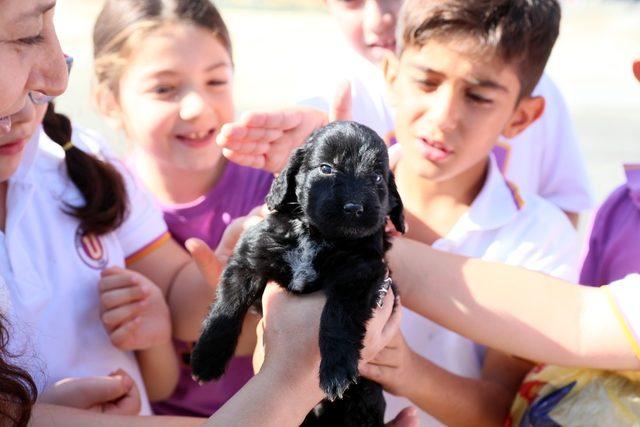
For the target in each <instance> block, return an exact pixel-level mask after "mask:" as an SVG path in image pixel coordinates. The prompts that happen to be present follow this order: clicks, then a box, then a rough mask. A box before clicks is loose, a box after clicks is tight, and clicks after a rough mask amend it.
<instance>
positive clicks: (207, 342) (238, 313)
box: [191, 265, 266, 381]
mask: <svg viewBox="0 0 640 427" xmlns="http://www.w3.org/2000/svg"><path fill="white" fill-rule="evenodd" d="M265 286H266V279H264V278H262V277H257V276H249V275H248V273H247V272H246V271H242V269H241V266H240V265H235V266H229V268H227V269H226V270H225V271H224V274H223V277H222V280H221V282H220V284H219V285H218V293H217V297H216V301H215V302H214V304H213V307H212V308H211V311H210V312H209V314H208V315H207V318H206V319H205V321H204V326H203V330H202V334H201V335H200V339H199V340H198V342H197V343H196V346H195V348H194V349H193V352H192V353H191V368H192V372H193V376H194V378H195V379H198V380H200V381H209V380H211V379H214V378H215V379H217V378H220V377H221V376H222V374H223V373H224V371H225V369H226V366H227V363H228V362H229V360H230V359H231V357H232V356H233V353H234V351H235V348H236V345H237V343H238V337H239V336H240V332H241V331H242V323H243V320H244V318H245V315H246V314H247V311H248V310H249V307H251V305H252V304H253V302H254V301H255V300H256V299H257V298H258V297H259V296H260V295H262V292H263V291H264V288H265Z"/></svg>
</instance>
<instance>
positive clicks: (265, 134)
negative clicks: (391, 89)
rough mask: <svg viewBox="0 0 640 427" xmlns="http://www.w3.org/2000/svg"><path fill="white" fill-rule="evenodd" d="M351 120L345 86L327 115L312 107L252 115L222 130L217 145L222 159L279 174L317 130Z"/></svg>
mask: <svg viewBox="0 0 640 427" xmlns="http://www.w3.org/2000/svg"><path fill="white" fill-rule="evenodd" d="M350 119H351V86H350V85H349V83H348V82H345V83H344V84H342V85H341V86H340V88H339V90H338V92H337V94H336V96H335V98H334V100H333V103H332V106H331V111H329V114H328V115H327V114H326V113H325V112H323V111H320V110H316V109H315V108H311V107H292V108H285V109H279V110H270V111H249V112H246V113H244V114H243V115H242V116H241V117H240V119H239V120H238V121H236V122H232V123H227V124H225V125H224V126H222V129H220V133H219V134H218V136H217V138H216V142H217V144H218V145H219V146H220V147H221V148H222V153H223V155H224V156H225V157H227V158H228V159H229V160H231V161H233V162H234V163H238V164H240V165H243V166H250V167H253V168H258V169H264V170H266V171H268V172H271V173H274V174H277V173H279V172H280V171H281V170H282V168H284V166H285V165H286V163H287V160H288V158H289V155H290V154H291V152H292V151H293V150H294V149H295V148H297V147H298V146H300V145H302V143H303V142H304V141H305V139H306V138H307V137H308V136H309V135H310V134H311V133H312V132H313V131H314V130H316V129H318V128H320V127H322V126H324V125H326V124H327V123H329V122H330V121H334V120H350Z"/></svg>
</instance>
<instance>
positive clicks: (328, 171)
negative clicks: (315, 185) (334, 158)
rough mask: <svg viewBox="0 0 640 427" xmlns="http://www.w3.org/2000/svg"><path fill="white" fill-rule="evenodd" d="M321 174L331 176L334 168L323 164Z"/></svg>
mask: <svg viewBox="0 0 640 427" xmlns="http://www.w3.org/2000/svg"><path fill="white" fill-rule="evenodd" d="M320 172H322V173H323V174H324V175H331V174H332V173H333V168H332V167H331V165H328V164H326V163H323V164H321V165H320Z"/></svg>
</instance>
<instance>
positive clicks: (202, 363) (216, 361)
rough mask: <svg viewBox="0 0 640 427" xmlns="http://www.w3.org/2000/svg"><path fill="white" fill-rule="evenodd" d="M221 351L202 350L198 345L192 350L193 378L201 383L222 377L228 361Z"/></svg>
mask: <svg viewBox="0 0 640 427" xmlns="http://www.w3.org/2000/svg"><path fill="white" fill-rule="evenodd" d="M220 353H221V352H215V351H213V352H211V351H206V350H202V349H201V348H198V347H197V346H196V348H194V350H193V352H191V376H192V378H193V379H194V380H195V381H197V382H199V383H203V382H206V381H211V380H213V379H218V378H220V377H221V376H222V374H224V371H225V369H226V365H227V361H228V359H225V358H224V356H223V355H222V354H220ZM221 356H222V357H221Z"/></svg>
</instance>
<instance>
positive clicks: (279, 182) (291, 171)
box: [265, 145, 305, 211]
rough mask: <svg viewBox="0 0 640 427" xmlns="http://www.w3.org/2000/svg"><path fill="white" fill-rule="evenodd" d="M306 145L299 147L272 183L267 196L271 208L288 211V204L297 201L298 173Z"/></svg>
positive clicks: (266, 199) (268, 205) (266, 200)
mask: <svg viewBox="0 0 640 427" xmlns="http://www.w3.org/2000/svg"><path fill="white" fill-rule="evenodd" d="M304 154H305V147H304V145H303V146H301V147H298V148H297V149H296V150H295V151H294V152H293V154H291V157H289V162H288V163H287V165H286V166H285V168H284V169H283V170H282V172H280V175H278V177H277V178H276V179H275V180H274V181H273V183H272V184H271V189H270V190H269V194H267V197H266V198H265V202H266V203H267V207H268V208H269V209H270V210H276V211H286V210H287V206H291V204H295V203H297V201H298V199H297V197H296V175H297V174H298V171H299V170H300V166H301V165H302V160H303V159H304Z"/></svg>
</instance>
